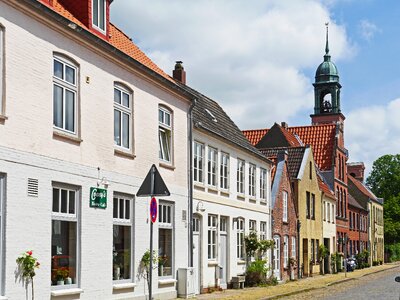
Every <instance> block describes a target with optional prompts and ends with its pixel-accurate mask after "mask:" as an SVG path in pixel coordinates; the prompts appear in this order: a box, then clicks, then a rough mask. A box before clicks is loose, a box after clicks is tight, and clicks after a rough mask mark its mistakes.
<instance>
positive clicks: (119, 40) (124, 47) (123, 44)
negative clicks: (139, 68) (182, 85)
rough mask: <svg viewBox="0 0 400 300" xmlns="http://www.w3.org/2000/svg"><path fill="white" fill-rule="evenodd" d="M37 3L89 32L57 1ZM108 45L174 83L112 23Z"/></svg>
mask: <svg viewBox="0 0 400 300" xmlns="http://www.w3.org/2000/svg"><path fill="white" fill-rule="evenodd" d="M39 2H40V3H42V4H44V5H46V6H47V7H48V8H50V9H51V10H53V11H55V12H56V13H58V14H59V15H61V16H63V17H64V18H66V19H68V20H70V21H71V22H74V23H75V24H77V25H78V26H80V27H82V28H83V29H84V30H86V31H88V32H90V30H89V29H88V28H87V27H86V26H85V25H84V24H83V23H82V22H81V21H79V20H78V19H77V18H76V17H74V15H73V14H72V13H71V12H70V11H68V10H67V9H66V8H65V7H64V6H63V5H62V4H61V3H60V2H58V0H52V1H51V3H52V5H50V4H49V3H48V1H41V0H39ZM104 41H105V42H107V40H105V39H104ZM108 43H109V44H111V45H112V46H113V47H115V48H117V49H118V50H120V51H121V52H123V53H125V54H126V55H128V56H130V57H131V58H133V59H135V60H136V61H138V62H140V63H141V64H142V65H144V66H146V67H147V68H149V69H151V70H152V71H154V72H156V73H158V74H159V75H161V76H163V77H164V78H166V79H168V80H169V81H171V82H175V81H174V80H173V79H172V78H171V77H170V76H169V75H168V74H166V73H165V72H164V71H163V70H162V69H161V68H159V67H158V66H157V65H156V64H155V63H154V62H153V61H152V60H151V59H150V58H149V57H148V56H147V55H146V54H145V53H144V52H143V51H142V50H140V49H139V47H138V46H136V45H135V44H134V43H133V42H132V39H130V38H129V37H128V36H127V35H126V34H124V33H123V32H122V31H121V30H120V29H118V28H117V27H116V26H115V25H113V24H112V23H110V39H109V42H108Z"/></svg>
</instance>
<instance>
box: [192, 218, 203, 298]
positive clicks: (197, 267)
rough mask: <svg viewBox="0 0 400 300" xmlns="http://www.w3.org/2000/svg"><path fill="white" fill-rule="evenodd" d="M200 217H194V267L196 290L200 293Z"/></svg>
mask: <svg viewBox="0 0 400 300" xmlns="http://www.w3.org/2000/svg"><path fill="white" fill-rule="evenodd" d="M200 253H201V249H200V219H199V218H198V217H193V267H194V271H195V277H196V280H195V281H196V286H195V288H194V291H195V293H196V295H197V294H200V266H201V264H200Z"/></svg>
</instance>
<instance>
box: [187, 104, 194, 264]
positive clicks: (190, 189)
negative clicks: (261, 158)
mask: <svg viewBox="0 0 400 300" xmlns="http://www.w3.org/2000/svg"><path fill="white" fill-rule="evenodd" d="M195 105H196V99H194V100H193V102H192V104H191V105H190V107H189V112H188V130H189V135H188V158H189V161H188V219H189V220H188V222H187V224H188V226H189V230H188V238H189V249H188V265H189V267H193V224H192V222H193V157H192V156H193V116H192V112H193V108H194V106H195Z"/></svg>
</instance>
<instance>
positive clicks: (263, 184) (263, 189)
mask: <svg viewBox="0 0 400 300" xmlns="http://www.w3.org/2000/svg"><path fill="white" fill-rule="evenodd" d="M260 199H261V201H262V202H266V200H267V170H266V169H264V168H260Z"/></svg>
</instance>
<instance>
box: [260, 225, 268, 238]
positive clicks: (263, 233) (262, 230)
mask: <svg viewBox="0 0 400 300" xmlns="http://www.w3.org/2000/svg"><path fill="white" fill-rule="evenodd" d="M266 239H267V222H260V240H266Z"/></svg>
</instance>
